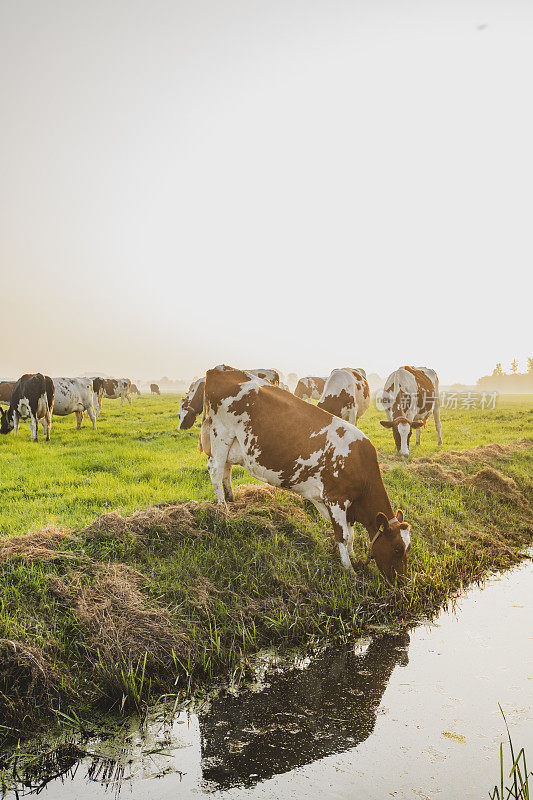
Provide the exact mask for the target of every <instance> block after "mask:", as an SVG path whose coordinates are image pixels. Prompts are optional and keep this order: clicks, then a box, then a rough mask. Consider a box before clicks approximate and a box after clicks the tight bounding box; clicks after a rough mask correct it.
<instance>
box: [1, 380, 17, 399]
mask: <svg viewBox="0 0 533 800" xmlns="http://www.w3.org/2000/svg"><path fill="white" fill-rule="evenodd" d="M14 385H15V381H0V403H7V405H9V403H10V401H11V392H12V391H13V386H14Z"/></svg>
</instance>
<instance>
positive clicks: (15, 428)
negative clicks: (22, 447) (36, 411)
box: [13, 411, 19, 436]
mask: <svg viewBox="0 0 533 800" xmlns="http://www.w3.org/2000/svg"><path fill="white" fill-rule="evenodd" d="M18 432H19V415H18V413H17V412H16V411H13V433H14V435H15V436H16V435H17V433H18Z"/></svg>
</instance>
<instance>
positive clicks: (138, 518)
mask: <svg viewBox="0 0 533 800" xmlns="http://www.w3.org/2000/svg"><path fill="white" fill-rule="evenodd" d="M204 506H209V507H211V506H212V507H213V508H214V509H216V513H221V512H220V511H219V510H218V509H217V507H216V506H214V504H213V503H192V502H190V503H183V504H182V503H178V504H176V505H167V506H149V507H148V508H141V509H140V510H139V511H135V512H134V513H133V514H129V515H128V516H126V517H123V516H122V515H121V514H120V513H119V512H118V511H111V512H109V513H108V514H102V515H101V516H100V517H98V518H97V519H95V521H94V522H91V524H90V525H88V526H87V527H86V528H84V529H83V531H82V533H83V534H84V535H85V536H86V537H87V538H93V537H94V538H100V537H102V536H104V537H109V538H119V539H124V538H130V539H139V538H143V537H144V536H145V535H146V532H147V531H148V530H149V529H154V528H156V529H157V530H158V531H160V532H161V533H164V534H168V535H178V534H179V535H181V536H192V537H194V538H197V537H202V536H206V535H207V536H208V535H209V534H208V532H207V531H205V530H202V529H200V528H198V524H197V522H196V520H195V518H194V516H193V514H192V513H191V508H193V509H196V508H199V507H204ZM209 510H210V509H209Z"/></svg>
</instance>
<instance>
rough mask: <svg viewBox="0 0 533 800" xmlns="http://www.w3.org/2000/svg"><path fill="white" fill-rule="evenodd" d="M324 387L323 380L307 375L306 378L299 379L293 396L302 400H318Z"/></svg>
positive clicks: (324, 382)
mask: <svg viewBox="0 0 533 800" xmlns="http://www.w3.org/2000/svg"><path fill="white" fill-rule="evenodd" d="M325 385H326V379H325V378H317V377H316V376H315V375H308V376H307V378H300V380H299V381H298V383H297V384H296V389H295V390H294V394H295V395H296V397H300V398H301V399H302V400H320V398H321V397H322V392H323V391H324V386H325Z"/></svg>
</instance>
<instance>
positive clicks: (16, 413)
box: [0, 372, 54, 442]
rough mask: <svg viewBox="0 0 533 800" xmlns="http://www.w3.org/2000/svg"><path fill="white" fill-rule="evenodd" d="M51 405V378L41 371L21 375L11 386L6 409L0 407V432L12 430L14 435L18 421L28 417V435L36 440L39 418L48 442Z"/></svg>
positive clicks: (52, 396)
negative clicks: (9, 398)
mask: <svg viewBox="0 0 533 800" xmlns="http://www.w3.org/2000/svg"><path fill="white" fill-rule="evenodd" d="M53 407H54V383H53V381H52V378H50V377H49V376H48V375H43V374H42V373H41V372H36V373H34V374H29V375H28V374H27V375H23V376H22V377H21V378H19V379H18V381H16V383H15V385H14V386H13V391H12V392H11V400H10V402H9V408H8V410H7V411H3V410H2V409H0V415H1V417H0V433H4V434H7V433H9V432H10V431H12V430H14V431H15V435H16V434H17V433H18V427H19V421H20V420H21V419H29V420H30V435H31V438H32V439H33V441H34V442H36V441H37V429H38V424H39V420H42V421H43V428H44V432H45V435H46V441H47V442H49V441H50V431H51V430H52V410H53Z"/></svg>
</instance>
